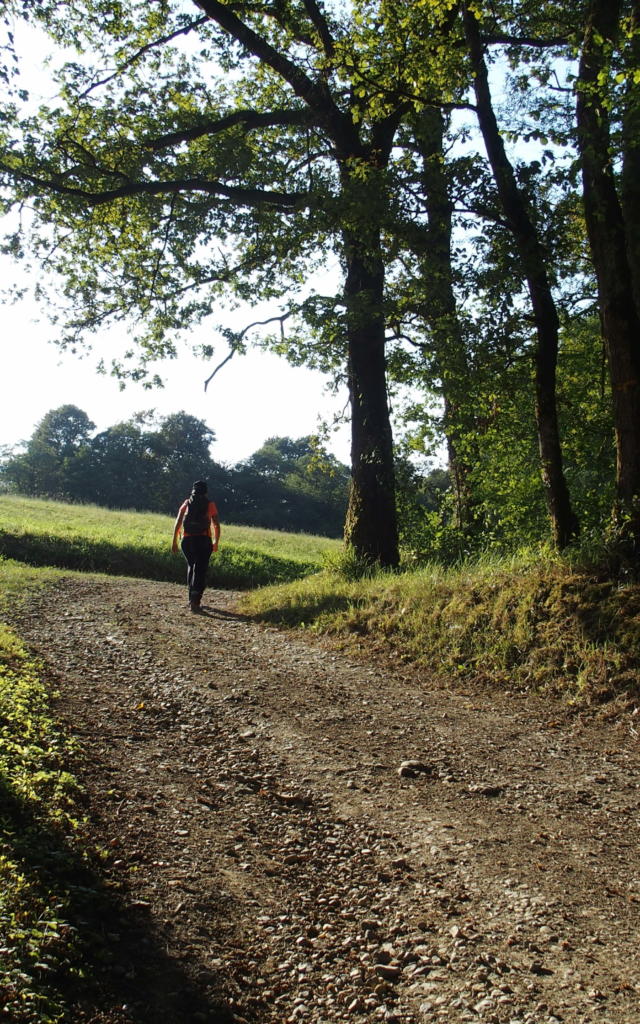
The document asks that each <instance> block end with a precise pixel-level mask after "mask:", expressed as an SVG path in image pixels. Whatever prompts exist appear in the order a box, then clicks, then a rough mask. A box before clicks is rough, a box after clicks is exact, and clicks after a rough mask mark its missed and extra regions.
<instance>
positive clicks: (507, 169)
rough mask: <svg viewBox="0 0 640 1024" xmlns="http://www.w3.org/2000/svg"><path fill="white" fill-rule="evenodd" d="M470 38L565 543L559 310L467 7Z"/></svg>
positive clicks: (549, 484)
mask: <svg viewBox="0 0 640 1024" xmlns="http://www.w3.org/2000/svg"><path fill="white" fill-rule="evenodd" d="M463 18H464V25H465V33H466V36H467V44H468V47H469V53H470V56H471V63H472V66H473V70H474V76H475V77H474V90H475V94H476V110H477V115H478V123H479V125H480V131H481V132H482V136H483V139H484V143H485V146H486V149H487V155H488V157H489V163H490V164H491V169H492V171H493V176H494V180H495V183H496V187H497V190H498V195H499V197H500V202H501V204H502V208H503V210H504V212H505V216H506V218H507V222H508V224H509V227H510V229H511V232H512V234H513V237H514V239H515V242H516V245H517V247H518V252H519V254H520V257H521V259H522V267H523V272H524V276H525V279H526V281H527V285H528V289H529V296H530V298H531V305H532V308H533V315H534V319H535V325H536V335H537V346H536V354H535V371H536V372H535V377H536V423H537V430H538V447H539V450H540V463H541V470H542V482H543V484H544V489H545V494H546V498H547V507H548V509H549V515H550V517H551V524H552V530H553V537H554V541H555V544H556V546H557V547H558V548H560V549H562V548H564V547H566V546H567V544H569V543H570V541H571V540H573V539H574V537H576V536H577V534H578V520H577V517H576V515H575V513H574V511H573V509H572V506H571V499H570V496H569V488H568V486H567V482H566V478H565V475H564V468H563V465H562V448H561V444H560V431H559V428H558V414H557V405H556V367H557V361H558V328H559V322H558V313H557V310H556V306H555V302H554V300H553V295H552V293H551V287H550V284H549V278H548V275H547V271H546V263H545V258H544V253H543V251H542V246H541V244H540V241H539V238H538V234H537V231H536V227H535V224H534V223H533V221H532V219H531V217H530V216H529V212H528V209H527V203H526V201H525V197H524V196H523V194H522V193H521V191H520V189H519V187H518V183H517V181H516V177H515V174H514V170H513V167H512V165H511V163H510V161H509V157H508V156H507V153H506V150H505V148H504V144H503V142H502V136H501V135H500V130H499V128H498V122H497V120H496V117H495V113H494V110H493V104H492V100H491V91H490V88H489V79H488V74H487V66H486V62H485V59H484V51H483V46H482V41H481V39H480V32H479V29H478V22H477V19H476V16H475V14H474V13H473V11H472V10H471V9H470V8H468V7H467V6H466V5H465V6H464V7H463Z"/></svg>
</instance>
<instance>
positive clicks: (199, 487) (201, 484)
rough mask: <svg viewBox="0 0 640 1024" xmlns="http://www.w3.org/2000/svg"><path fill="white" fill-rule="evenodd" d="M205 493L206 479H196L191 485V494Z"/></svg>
mask: <svg viewBox="0 0 640 1024" xmlns="http://www.w3.org/2000/svg"><path fill="white" fill-rule="evenodd" d="M206 493H207V481H206V480H196V482H195V483H194V485H193V487H192V488H191V494H192V495H196V494H206Z"/></svg>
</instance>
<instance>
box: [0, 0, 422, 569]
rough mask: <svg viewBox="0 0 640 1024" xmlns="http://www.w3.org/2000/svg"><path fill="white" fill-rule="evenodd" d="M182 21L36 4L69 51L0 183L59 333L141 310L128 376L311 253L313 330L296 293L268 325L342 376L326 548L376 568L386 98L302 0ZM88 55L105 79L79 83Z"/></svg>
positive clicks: (160, 13) (386, 523) (388, 469)
mask: <svg viewBox="0 0 640 1024" xmlns="http://www.w3.org/2000/svg"><path fill="white" fill-rule="evenodd" d="M192 7H193V10H191V11H190V10H189V9H188V8H187V7H185V5H184V4H180V3H178V2H177V0H176V2H171V3H166V4H163V5H162V6H161V7H157V6H155V5H151V6H150V5H136V4H133V3H130V4H121V5H119V6H118V7H117V8H112V6H111V5H109V4H107V3H106V0H75V2H73V3H70V4H68V5H66V7H65V10H64V16H63V15H62V12H61V11H60V10H58V9H57V8H56V7H55V6H54V7H53V8H51V7H47V8H45V10H44V12H42V17H43V18H44V19H45V23H46V26H47V28H48V30H49V31H50V32H51V33H52V34H54V36H55V35H57V36H58V37H62V36H63V35H64V38H65V39H66V40H72V41H73V43H74V44H75V45H76V47H78V49H79V50H80V57H79V60H78V61H77V62H76V63H74V64H67V65H66V66H65V67H64V68H62V69H61V70H60V72H59V77H60V79H61V82H62V93H61V99H60V104H59V106H58V107H57V108H56V109H52V110H49V111H48V112H45V113H42V112H41V113H40V115H39V116H38V117H37V118H35V119H28V118H25V119H23V121H22V125H21V136H20V143H21V144H16V142H15V141H13V142H12V141H9V140H7V141H6V143H5V147H4V157H3V159H2V164H1V167H2V171H3V172H4V178H5V182H9V183H10V184H11V187H12V189H13V196H14V198H15V199H17V200H18V201H22V200H24V199H25V198H26V197H30V198H31V199H32V200H33V207H34V213H35V218H36V222H37V224H38V226H39V227H40V229H41V233H40V236H39V241H38V242H36V246H38V245H39V246H40V251H41V252H46V253H47V254H48V257H49V258H50V259H51V260H52V262H53V264H54V265H55V266H56V268H57V269H58V270H59V272H60V273H61V274H62V275H63V277H64V278H65V280H66V294H67V297H68V298H69V299H70V300H71V302H72V303H74V304H75V306H76V312H75V314H74V315H73V316H72V317H71V322H70V327H71V337H74V336H75V335H76V334H77V333H78V332H80V333H84V332H86V331H87V330H94V331H95V330H97V329H99V328H101V327H102V326H103V325H104V323H105V322H106V321H107V320H108V319H124V318H126V317H130V316H131V315H134V314H135V315H138V316H144V317H145V318H146V320H147V322H148V325H149V326H148V329H147V331H146V334H145V336H144V339H143V343H142V344H143V348H142V352H143V362H144V361H148V360H149V359H151V358H153V357H154V356H157V355H167V354H172V353H173V352H174V351H175V349H174V338H173V332H175V331H176V330H177V329H178V327H179V326H183V325H184V322H185V319H186V320H188V321H190V322H192V323H193V322H195V321H197V320H198V319H203V318H205V317H206V316H207V315H209V314H210V313H211V312H212V310H214V309H215V307H216V304H217V302H218V301H219V296H220V294H221V293H224V292H225V291H226V292H227V294H228V293H229V292H230V291H232V290H235V292H236V294H237V295H239V296H241V297H249V296H251V297H259V296H262V297H264V298H267V299H274V298H276V297H280V296H284V295H285V294H286V293H287V291H288V290H289V289H290V288H291V287H293V288H295V289H296V290H298V291H299V290H300V282H301V278H302V277H303V275H304V274H305V268H306V267H307V266H308V265H309V264H311V265H313V262H314V260H315V261H316V262H318V260H319V259H320V256H321V253H320V248H319V246H320V245H321V243H325V241H326V242H327V243H328V244H329V246H330V247H332V248H333V249H334V251H335V252H336V253H337V255H338V257H339V259H340V263H341V265H342V268H343V272H344V289H343V291H342V294H341V295H340V296H338V297H334V298H333V299H332V300H331V302H330V305H331V310H330V315H329V318H328V319H329V321H330V322H329V326H328V327H327V318H326V317H325V319H324V322H323V323H322V324H320V322H319V316H318V309H319V307H320V305H321V303H319V302H314V301H313V300H314V296H313V295H311V296H309V295H307V296H306V298H305V300H304V301H298V302H297V303H296V302H294V301H288V302H286V303H285V306H286V307H287V308H286V310H285V313H284V314H282V316H281V317H280V320H281V322H284V320H285V319H286V318H287V317H289V316H292V315H293V314H294V313H295V314H297V315H298V317H304V316H305V315H307V314H308V319H309V320H310V322H311V324H312V327H314V328H315V329H316V330H317V331H319V333H320V334H322V332H323V330H324V331H325V335H324V336H325V337H332V338H333V339H334V340H333V352H332V354H331V356H330V357H329V358H330V359H331V360H332V361H333V363H334V364H335V363H336V362H337V361H338V360H340V361H341V362H342V372H343V374H344V375H345V377H346V380H347V383H348V387H349V396H350V403H351V421H352V486H351V497H350V502H349V510H348V514H347V519H346V526H345V537H346V540H347V542H348V543H349V544H352V545H353V546H354V547H355V549H356V550H357V552H358V553H359V554H360V555H361V556H363V557H364V558H366V559H369V560H372V561H376V562H379V563H381V564H382V565H387V566H393V565H395V564H397V562H398V535H397V523H396V513H395V499H394V471H393V454H392V433H391V427H390V419H389V405H388V398H387V387H386V364H385V310H384V280H385V262H384V256H383V251H382V232H383V227H384V223H385V219H386V216H387V209H388V205H389V196H388V192H387V167H388V163H389V159H390V155H391V152H392V147H393V142H394V137H395V132H396V129H397V126H398V124H399V122H400V120H401V117H402V115H403V111H404V106H405V100H404V99H402V100H399V99H396V100H395V102H388V101H387V102H380V101H379V99H378V89H377V87H375V88H374V89H373V97H372V95H371V90H367V87H366V85H365V83H364V79H363V78H362V77H361V76H360V77H359V78H357V80H356V79H355V78H354V64H353V62H352V61H351V56H350V54H351V49H350V46H349V45H347V43H348V42H349V40H350V39H352V38H353V35H354V33H356V32H357V31H359V30H358V29H357V27H356V25H355V22H354V21H353V19H349V18H348V16H347V15H346V13H345V14H343V15H338V14H337V13H334V14H332V15H331V16H330V15H328V14H327V13H325V12H324V11H323V9H322V6H321V5H320V4H319V3H318V2H317V0H294V2H290V3H286V4H276V5H272V6H271V5H266V6H264V7H256V6H255V5H254V4H251V3H246V4H245V3H237V4H228V3H220V2H216V0H198V2H194V3H193V5H192ZM63 17H64V25H63ZM191 39H193V40H194V44H193V45H191V44H190V42H189V40H191ZM185 40H186V42H184V41H185ZM96 49H97V50H98V52H99V60H100V62H101V63H104V64H106V65H108V66H110V67H112V68H114V70H112V71H111V72H109V73H107V72H104V73H103V72H100V73H99V74H96V73H94V72H93V70H92V68H93V67H95V65H96V63H97V59H98V58H96V57H94V56H92V55H91V54H92V51H94V50H96ZM350 61H351V63H350ZM215 68H220V69H222V72H223V73H219V74H218V76H217V78H216V77H213V76H215ZM51 234H53V235H54V238H55V241H54V244H53V245H51V241H50V239H51ZM216 242H217V245H218V250H217V252H216V249H215V245H216ZM232 250H234V251H235V255H234V256H231V251H232ZM325 328H326V329H325ZM232 345H234V346H235V347H240V342H239V338H238V336H237V335H236V336H235V337H234V338H232ZM140 372H144V371H140V370H134V373H136V374H139V373H140Z"/></svg>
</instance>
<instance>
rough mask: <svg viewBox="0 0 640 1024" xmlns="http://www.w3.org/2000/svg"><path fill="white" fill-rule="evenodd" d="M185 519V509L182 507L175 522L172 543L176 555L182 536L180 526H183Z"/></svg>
mask: <svg viewBox="0 0 640 1024" xmlns="http://www.w3.org/2000/svg"><path fill="white" fill-rule="evenodd" d="M183 519H184V509H180V511H179V512H178V515H177V517H176V521H175V523H174V524H173V542H172V544H171V550H172V551H173V553H174V555H176V554H177V553H178V537H179V536H180V528H181V526H182V520H183Z"/></svg>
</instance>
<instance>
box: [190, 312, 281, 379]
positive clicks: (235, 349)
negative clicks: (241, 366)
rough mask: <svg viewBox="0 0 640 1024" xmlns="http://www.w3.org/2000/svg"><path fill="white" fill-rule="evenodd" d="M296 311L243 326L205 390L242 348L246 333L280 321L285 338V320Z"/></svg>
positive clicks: (235, 335)
mask: <svg viewBox="0 0 640 1024" xmlns="http://www.w3.org/2000/svg"><path fill="white" fill-rule="evenodd" d="M296 312H297V310H295V309H290V310H289V311H288V312H287V313H281V314H280V316H270V317H268V319H267V320H255V321H254V322H253V323H252V324H247V325H246V327H243V328H242V330H241V331H240V332H239V333H238V334H234V336H233V342H232V344H231V351H230V352H229V355H228V356H226V357H225V358H224V359H223V360H222V362H221V363H219V364H218V366H216V368H215V370H214V371H213V373H212V374H211V375H210V376H209V377H207V379H206V380H205V382H204V390H205V391H206V390H207V387H208V386H209V384H210V383H211V381H212V380H213V378H214V377H215V375H216V373H217V372H218V370H221V369H222V367H223V366H226V364H227V363H228V362H229V360H230V359H232V358H233V357H234V355H235V354H236V352H238V351H239V350H240V345H241V342H242V339H243V338H244V336H245V335H246V334H248V333H249V331H250V330H252V329H253V328H254V327H265V326H266V325H267V324H273V323H279V324H280V335H281V337H283V338H284V323H285V320H288V319H289V317H291V316H293V315H294V313H296Z"/></svg>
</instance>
